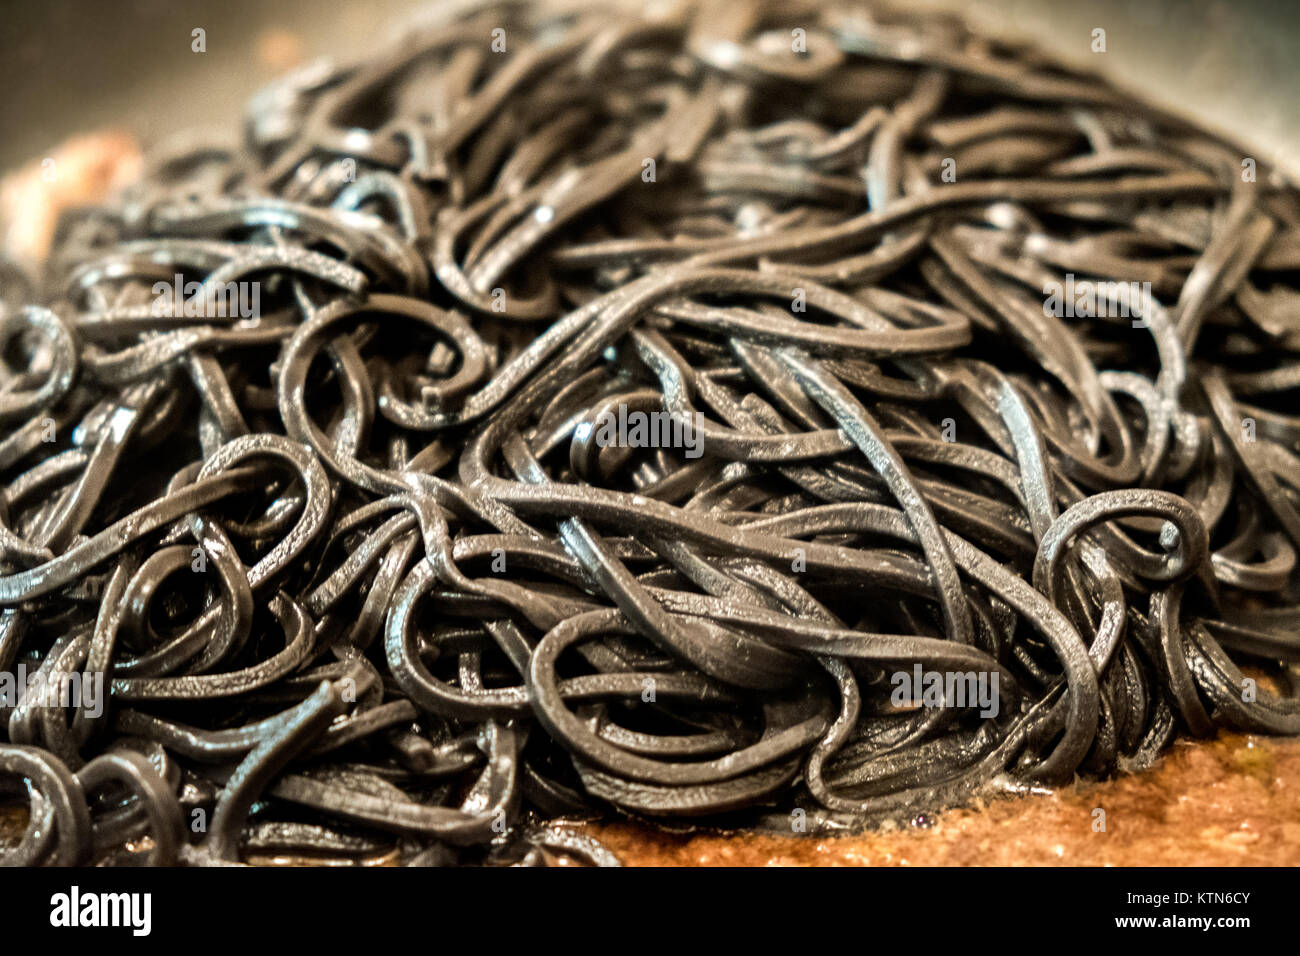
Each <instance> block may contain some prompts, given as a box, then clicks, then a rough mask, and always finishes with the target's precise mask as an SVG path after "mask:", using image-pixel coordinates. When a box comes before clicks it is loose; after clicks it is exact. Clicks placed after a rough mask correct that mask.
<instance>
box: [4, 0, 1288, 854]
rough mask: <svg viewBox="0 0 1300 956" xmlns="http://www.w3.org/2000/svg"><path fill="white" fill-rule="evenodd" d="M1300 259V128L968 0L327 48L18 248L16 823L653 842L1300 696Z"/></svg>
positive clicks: (968, 775)
mask: <svg viewBox="0 0 1300 956" xmlns="http://www.w3.org/2000/svg"><path fill="white" fill-rule="evenodd" d="M1297 270H1300V193H1297V191H1296V190H1295V189H1294V187H1292V186H1290V185H1288V184H1287V182H1286V181H1285V180H1284V178H1283V177H1282V176H1280V175H1279V174H1277V173H1276V172H1273V171H1270V170H1267V169H1263V168H1258V169H1257V168H1256V166H1255V163H1254V160H1253V159H1252V158H1250V157H1249V156H1247V155H1246V154H1244V153H1243V152H1242V151H1241V150H1240V149H1238V148H1236V147H1234V146H1232V145H1231V144H1228V143H1225V142H1223V141H1221V140H1220V139H1218V138H1216V137H1214V136H1211V135H1209V134H1206V133H1203V132H1201V131H1199V130H1197V129H1194V128H1192V127H1191V126H1189V125H1188V124H1186V123H1185V122H1183V121H1180V120H1178V119H1176V118H1174V117H1171V116H1168V115H1164V114H1162V113H1161V112H1159V111H1157V110H1154V109H1152V108H1149V107H1146V106H1144V105H1142V104H1140V103H1135V102H1134V101H1133V100H1132V99H1131V98H1129V97H1127V96H1124V95H1121V94H1119V93H1117V92H1116V91H1115V90H1113V89H1112V88H1110V87H1109V86H1107V85H1106V84H1104V83H1102V82H1100V81H1098V80H1096V79H1093V78H1090V77H1084V76H1077V75H1074V74H1071V73H1068V72H1065V71H1063V70H1060V69H1058V68H1056V67H1054V66H1052V65H1051V64H1049V63H1047V62H1045V61H1044V60H1043V58H1042V57H1041V56H1039V55H1038V54H1036V53H1035V52H1034V51H1032V50H1029V49H1022V48H1019V47H1014V46H1011V45H1008V44H1004V43H994V42H990V41H988V40H986V39H983V38H980V37H978V36H973V35H971V34H969V33H968V32H966V30H965V28H964V27H963V26H962V25H961V24H959V23H957V22H955V21H952V20H949V19H943V18H915V17H913V16H911V15H904V14H898V13H891V14H884V13H879V14H872V13H870V12H867V11H865V10H864V9H863V8H861V7H858V6H855V5H840V4H836V3H830V4H823V3H816V4H811V3H809V4H805V3H782V4H771V5H764V4H761V3H747V2H740V3H718V4H713V3H701V4H697V5H692V4H680V5H676V6H674V7H672V8H671V9H666V10H664V11H661V12H659V13H656V14H646V15H641V16H638V15H633V14H630V13H620V12H613V11H608V10H594V11H586V10H584V11H581V12H578V11H574V10H570V9H567V8H563V7H557V6H547V5H534V4H515V3H508V4H502V5H497V6H487V7H467V8H464V11H463V12H461V13H459V14H457V15H455V16H453V15H452V14H447V15H446V16H445V18H444V19H443V20H441V21H439V22H435V23H431V24H427V25H425V26H423V27H421V28H420V29H419V30H417V31H414V32H413V33H411V34H410V35H409V36H408V37H406V38H405V39H403V40H401V41H400V42H398V43H397V44H396V45H395V46H393V47H392V48H391V49H389V50H387V51H386V52H385V53H384V54H383V55H381V56H378V57H375V58H373V59H370V60H367V61H365V62H361V63H357V64H352V65H342V66H339V65H331V64H314V65H312V66H311V67H308V68H305V69H303V70H300V71H299V72H297V73H295V74H292V75H290V76H289V77H287V78H286V79H284V80H283V81H282V82H280V83H279V84H278V85H277V86H275V87H274V88H272V89H270V90H267V91H266V92H265V93H264V94H262V95H260V96H259V97H258V98H257V100H256V101H255V102H254V104H253V107H252V112H251V115H250V117H249V121H248V124H247V127H246V129H245V137H244V142H243V144H242V145H238V146H235V145H230V144H226V143H217V144H213V143H204V144H197V145H195V144H191V145H189V146H186V147H185V148H183V149H179V150H175V151H170V152H166V153H163V154H159V155H156V156H155V157H154V158H153V160H152V163H151V165H150V167H149V169H148V171H147V174H146V175H145V176H144V177H143V178H142V180H141V182H140V183H139V184H138V185H136V186H134V187H132V188H131V189H130V190H129V191H128V192H127V193H126V194H125V195H123V196H122V197H120V198H119V199H117V200H115V201H114V202H113V203H111V204H109V205H106V206H103V207H97V208H94V209H89V210H82V211H79V212H77V213H76V214H73V215H70V216H68V217H66V218H65V220H64V222H63V223H62V225H61V229H60V233H59V237H58V241H57V243H56V247H55V250H54V252H53V254H52V255H51V257H50V261H49V262H48V263H47V266H46V268H45V274H44V275H43V276H42V277H41V279H40V280H39V281H38V282H34V283H31V284H30V285H29V284H28V283H27V281H26V280H25V279H24V277H23V276H22V275H21V274H20V273H19V271H18V270H16V269H14V268H11V267H8V266H6V267H5V269H4V270H3V272H0V293H2V294H0V302H3V312H2V313H0V319H2V321H3V331H4V339H5V342H6V350H5V353H4V354H5V359H6V362H7V363H8V365H7V368H6V369H5V371H4V379H3V388H2V389H0V435H2V436H3V437H2V438H0V571H2V572H3V573H0V672H5V673H21V672H26V673H28V674H31V675H33V676H34V678H35V682H34V683H32V684H30V685H27V686H25V687H23V688H22V690H23V691H25V692H24V693H23V694H21V695H18V694H15V695H12V696H10V697H6V698H5V700H4V703H3V706H0V728H3V732H4V733H5V734H6V738H5V739H6V743H4V744H0V769H2V770H3V771H4V772H5V774H6V775H7V776H6V780H7V781H10V782H12V781H14V780H16V779H19V778H21V779H22V780H24V781H25V782H26V786H27V790H28V792H29V794H30V808H31V809H30V820H31V822H30V825H29V827H28V830H27V833H26V835H25V836H24V837H23V839H22V841H21V842H20V843H19V845H17V846H16V847H14V848H12V849H9V850H6V851H3V852H2V853H0V861H3V862H4V863H6V864H11V865H32V864H39V863H54V864H74V863H86V862H92V861H96V862H106V863H115V864H124V863H150V864H169V863H175V862H178V861H180V862H188V863H197V864H228V863H237V862H240V861H241V860H243V859H246V858H247V857H248V856H249V855H255V854H263V855H264V854H296V855H307V856H311V855H326V856H333V857H342V858H352V857H355V858H361V857H373V856H376V855H380V854H385V853H389V854H392V853H395V854H396V855H395V857H394V858H395V859H399V860H401V861H403V862H408V863H412V864H417V865H444V864H449V863H474V862H485V863H494V864H496V863H520V864H525V865H534V864H545V863H546V862H548V861H550V860H552V859H554V857H555V856H556V855H567V856H573V857H577V858H579V859H581V860H584V861H586V862H590V863H593V864H600V865H605V864H611V863H614V864H616V863H617V860H616V859H614V858H613V856H612V855H611V854H610V853H609V852H608V851H607V850H606V849H604V848H603V847H602V846H600V845H599V844H598V843H596V842H595V841H594V840H592V839H591V838H590V837H588V836H585V835H583V834H582V833H581V832H579V831H578V830H576V829H573V828H572V827H571V826H569V825H568V824H569V823H570V822H572V821H574V820H579V819H584V818H590V817H593V816H601V815H604V814H608V813H610V812H622V813H626V814H631V815H634V816H637V817H642V818H647V819H653V820H661V821H664V822H672V821H676V822H682V821H685V820H704V821H708V822H710V823H715V824H720V825H748V826H776V827H786V828H788V827H789V823H788V821H789V820H790V819H791V815H792V814H796V813H797V814H798V816H799V818H800V819H802V820H804V821H805V822H806V824H807V826H808V827H809V828H810V829H812V830H814V831H825V830H827V829H838V828H849V827H855V826H863V825H869V824H871V823H873V822H878V821H880V820H883V819H888V818H892V817H896V816H903V817H906V816H908V815H912V814H916V813H920V812H928V811H932V810H935V809H940V808H942V807H945V806H949V805H954V804H960V803H963V802H965V801H969V800H970V799H971V798H973V797H975V796H981V795H985V794H988V793H993V792H997V791H1000V790H1006V789H1012V790H1015V789H1018V788H1022V787H1025V786H1028V785H1031V784H1034V785H1047V786H1051V785H1057V784H1062V783H1066V782H1068V781H1070V780H1072V779H1073V778H1074V776H1075V775H1076V774H1089V775H1106V774H1110V773H1113V772H1115V771H1117V770H1120V769H1139V768H1142V767H1145V766H1147V765H1149V764H1150V763H1151V762H1152V761H1153V760H1154V759H1155V758H1156V757H1157V756H1158V755H1159V754H1160V753H1161V752H1162V751H1163V750H1164V749H1165V748H1166V747H1167V746H1168V745H1169V744H1170V743H1171V741H1172V740H1173V739H1174V738H1175V736H1176V735H1179V734H1191V735H1201V736H1203V735H1208V734H1211V733H1213V732H1215V731H1216V729H1217V728H1220V727H1229V728H1236V729H1240V730H1246V731H1252V732H1262V733H1274V734H1297V733H1300V705H1298V703H1297V698H1296V697H1295V696H1294V694H1295V682H1294V670H1293V665H1294V663H1295V662H1296V661H1298V660H1300V576H1298V575H1297V572H1296V560H1295V556H1296V551H1295V549H1296V547H1297V546H1300V457H1298V455H1300V416H1297V415H1296V413H1295V408H1296V404H1295V402H1296V398H1297V396H1298V395H1300V292H1298V291H1297V288H1296V279H1297ZM1076 273H1077V275H1078V278H1076ZM632 421H634V422H636V423H638V424H637V426H636V427H641V426H642V425H645V426H646V427H645V429H643V431H642V432H641V437H640V439H639V440H637V439H634V438H633V437H632V432H631V431H629V430H628V428H627V423H628V422H632ZM616 423H617V429H618V431H617V434H616V435H615V437H614V438H613V439H611V438H610V435H611V434H614V433H615V431H616V429H615V424H616ZM655 428H660V429H661V432H660V433H656V432H654V429H655ZM624 432H626V434H624ZM659 438H663V439H664V440H662V441H660V440H657V439H659ZM1243 667H1245V668H1247V670H1246V671H1245V672H1243V670H1242V668H1243ZM913 674H915V675H918V679H919V677H920V676H922V675H926V674H937V675H940V677H941V680H942V678H943V676H944V675H947V676H952V675H957V676H958V678H959V679H960V680H965V679H966V678H967V677H968V676H969V677H970V678H978V679H979V680H985V679H987V681H988V682H989V683H991V686H992V688H993V690H994V691H995V692H996V693H995V696H994V697H993V698H991V699H989V700H984V701H981V702H976V701H974V700H970V699H967V700H954V699H953V698H952V697H951V696H948V695H945V696H942V697H941V699H940V701H939V705H938V706H930V705H928V702H927V701H926V700H925V699H924V698H923V696H922V695H921V694H920V693H917V692H916V690H917V687H915V686H914V687H913V688H912V690H911V691H909V692H907V693H905V694H903V695H902V699H901V700H900V695H899V693H898V692H897V691H898V688H899V687H900V686H902V685H903V684H905V683H906V680H905V679H910V678H909V675H913ZM899 675H902V676H903V678H904V679H900V677H899ZM1248 675H1249V676H1248ZM73 677H75V678H76V680H77V682H78V686H79V687H80V688H81V690H82V691H83V693H82V694H81V695H80V697H79V699H77V700H57V699H55V700H53V701H51V700H50V695H49V694H48V693H37V692H36V691H43V690H45V689H48V688H57V687H59V686H60V685H62V686H64V687H67V686H70V684H71V681H72V678H73ZM100 678H102V680H103V694H102V696H101V698H100V699H99V700H98V702H96V701H94V700H92V699H90V696H91V695H89V694H87V693H84V691H85V690H86V688H87V687H93V686H94V682H95V680H96V679H100ZM145 836H147V837H148V838H149V842H148V843H147V844H145V847H146V848H145V849H140V848H139V846H140V842H139V841H140V840H141V839H142V838H143V837H145Z"/></svg>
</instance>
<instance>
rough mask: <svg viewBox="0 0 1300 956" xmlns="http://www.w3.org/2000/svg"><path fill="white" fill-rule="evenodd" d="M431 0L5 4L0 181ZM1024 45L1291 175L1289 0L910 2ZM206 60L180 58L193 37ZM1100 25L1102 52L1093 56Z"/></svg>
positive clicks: (157, 122) (165, 129) (198, 122)
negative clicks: (93, 133)
mask: <svg viewBox="0 0 1300 956" xmlns="http://www.w3.org/2000/svg"><path fill="white" fill-rule="evenodd" d="M435 4H436V0H435V3H434V4H431V3H429V2H428V0H423V2H419V0H352V2H348V0H0V24H2V25H3V26H2V27H0V37H2V39H0V88H2V89H3V90H4V93H3V95H0V172H3V171H5V170H9V169H11V168H13V167H15V166H18V165H20V164H23V163H26V162H30V161H31V160H33V159H39V157H42V156H45V155H47V153H48V151H49V150H51V149H52V148H53V147H54V146H55V145H56V144H58V143H60V142H62V141H63V140H65V139H66V138H68V137H69V136H72V135H74V134H77V133H82V132H85V131H88V130H96V129H120V130H124V131H126V132H129V133H132V134H134V135H135V136H137V137H139V138H140V139H141V140H142V141H143V142H144V143H145V144H148V143H150V142H152V141H155V140H157V139H158V138H160V137H166V136H169V135H171V134H174V133H177V132H180V131H183V130H185V129H186V128H189V127H198V128H204V127H213V126H216V127H223V126H224V127H227V128H229V129H231V130H232V131H233V130H234V129H235V128H236V124H238V122H239V119H240V117H241V115H242V111H243V105H244V103H245V101H246V100H247V99H248V97H249V96H250V95H251V94H252V93H253V92H254V91H255V90H256V89H257V88H258V87H260V86H261V85H262V84H264V83H265V82H267V81H268V80H270V79H271V78H272V77H274V76H275V75H277V74H278V73H280V72H283V71H284V70H285V69H287V68H289V67H291V66H293V65H295V64H296V63H299V62H302V61H304V60H309V59H313V58H315V57H317V56H321V55H331V56H338V57H341V58H343V59H350V58H351V57H352V56H354V55H360V54H363V53H365V52H367V51H369V50H371V49H374V48H376V47H378V46H379V45H381V44H382V43H383V41H384V40H386V39H388V38H390V37H391V36H393V35H394V34H395V33H396V32H398V30H399V28H400V25H401V24H402V23H403V22H407V21H410V20H411V19H413V18H414V17H416V16H417V15H418V13H419V11H420V10H421V9H422V8H423V9H426V10H427V8H428V7H430V6H432V5H435ZM908 5H909V7H931V8H941V9H949V10H957V11H959V12H961V13H963V14H964V15H965V16H966V17H967V19H968V20H970V21H971V23H972V25H973V26H977V27H983V28H985V29H987V30H990V31H996V32H999V33H1003V34H1007V33H1010V34H1013V35H1016V36H1019V37H1023V38H1025V39H1029V40H1031V41H1033V42H1035V43H1037V44H1038V45H1039V46H1041V47H1043V48H1044V49H1046V50H1049V51H1052V52H1054V53H1056V54H1057V55H1058V56H1060V57H1061V58H1062V59H1063V60H1065V61H1067V62H1069V63H1072V64H1074V65H1076V66H1080V67H1082V68H1084V69H1087V70H1093V71H1098V72H1102V73H1104V74H1106V75H1107V76H1109V77H1110V78H1111V79H1112V80H1113V81H1114V82H1116V83H1117V84H1119V85H1120V86H1122V87H1125V88H1128V89H1131V90H1133V91H1135V92H1136V91H1140V92H1141V94H1142V95H1143V96H1145V97H1146V98H1148V99H1150V100H1152V101H1154V102H1157V103H1159V104H1160V105H1163V106H1165V107H1167V108H1170V109H1172V110H1174V111H1176V112H1180V113H1182V114H1184V115H1187V116H1189V117H1191V118H1194V119H1196V120H1197V121H1199V122H1200V123H1201V124H1202V125H1205V126H1208V127H1210V128H1212V129H1215V130H1217V131H1219V132H1222V133H1224V134H1226V135H1229V136H1231V137H1232V138H1234V139H1235V140H1237V141H1240V142H1241V143H1242V144H1243V145H1244V146H1247V147H1249V148H1250V149H1251V150H1253V151H1255V153H1256V154H1257V158H1258V159H1261V160H1264V161H1265V162H1268V163H1271V164H1274V165H1276V166H1279V167H1281V168H1283V169H1286V170H1288V171H1289V173H1290V174H1291V176H1292V177H1296V176H1297V175H1300V162H1297V157H1300V122H1297V119H1298V118H1300V117H1298V115H1297V114H1300V109H1298V108H1297V104H1298V103H1300V95H1298V94H1300V3H1297V2H1296V0H1231V2H1229V0H1094V2H1087V0H912V2H909V4H908ZM196 27H201V28H203V29H204V30H205V31H206V34H207V35H206V45H207V50H206V52H204V53H195V52H193V51H192V50H191V31H192V30H193V29H195V28H196ZM1095 27H1103V28H1104V29H1105V30H1106V33H1107V52H1106V53H1105V54H1094V53H1092V52H1091V51H1090V49H1089V45H1090V40H1091V31H1092V29H1093V28H1095Z"/></svg>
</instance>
